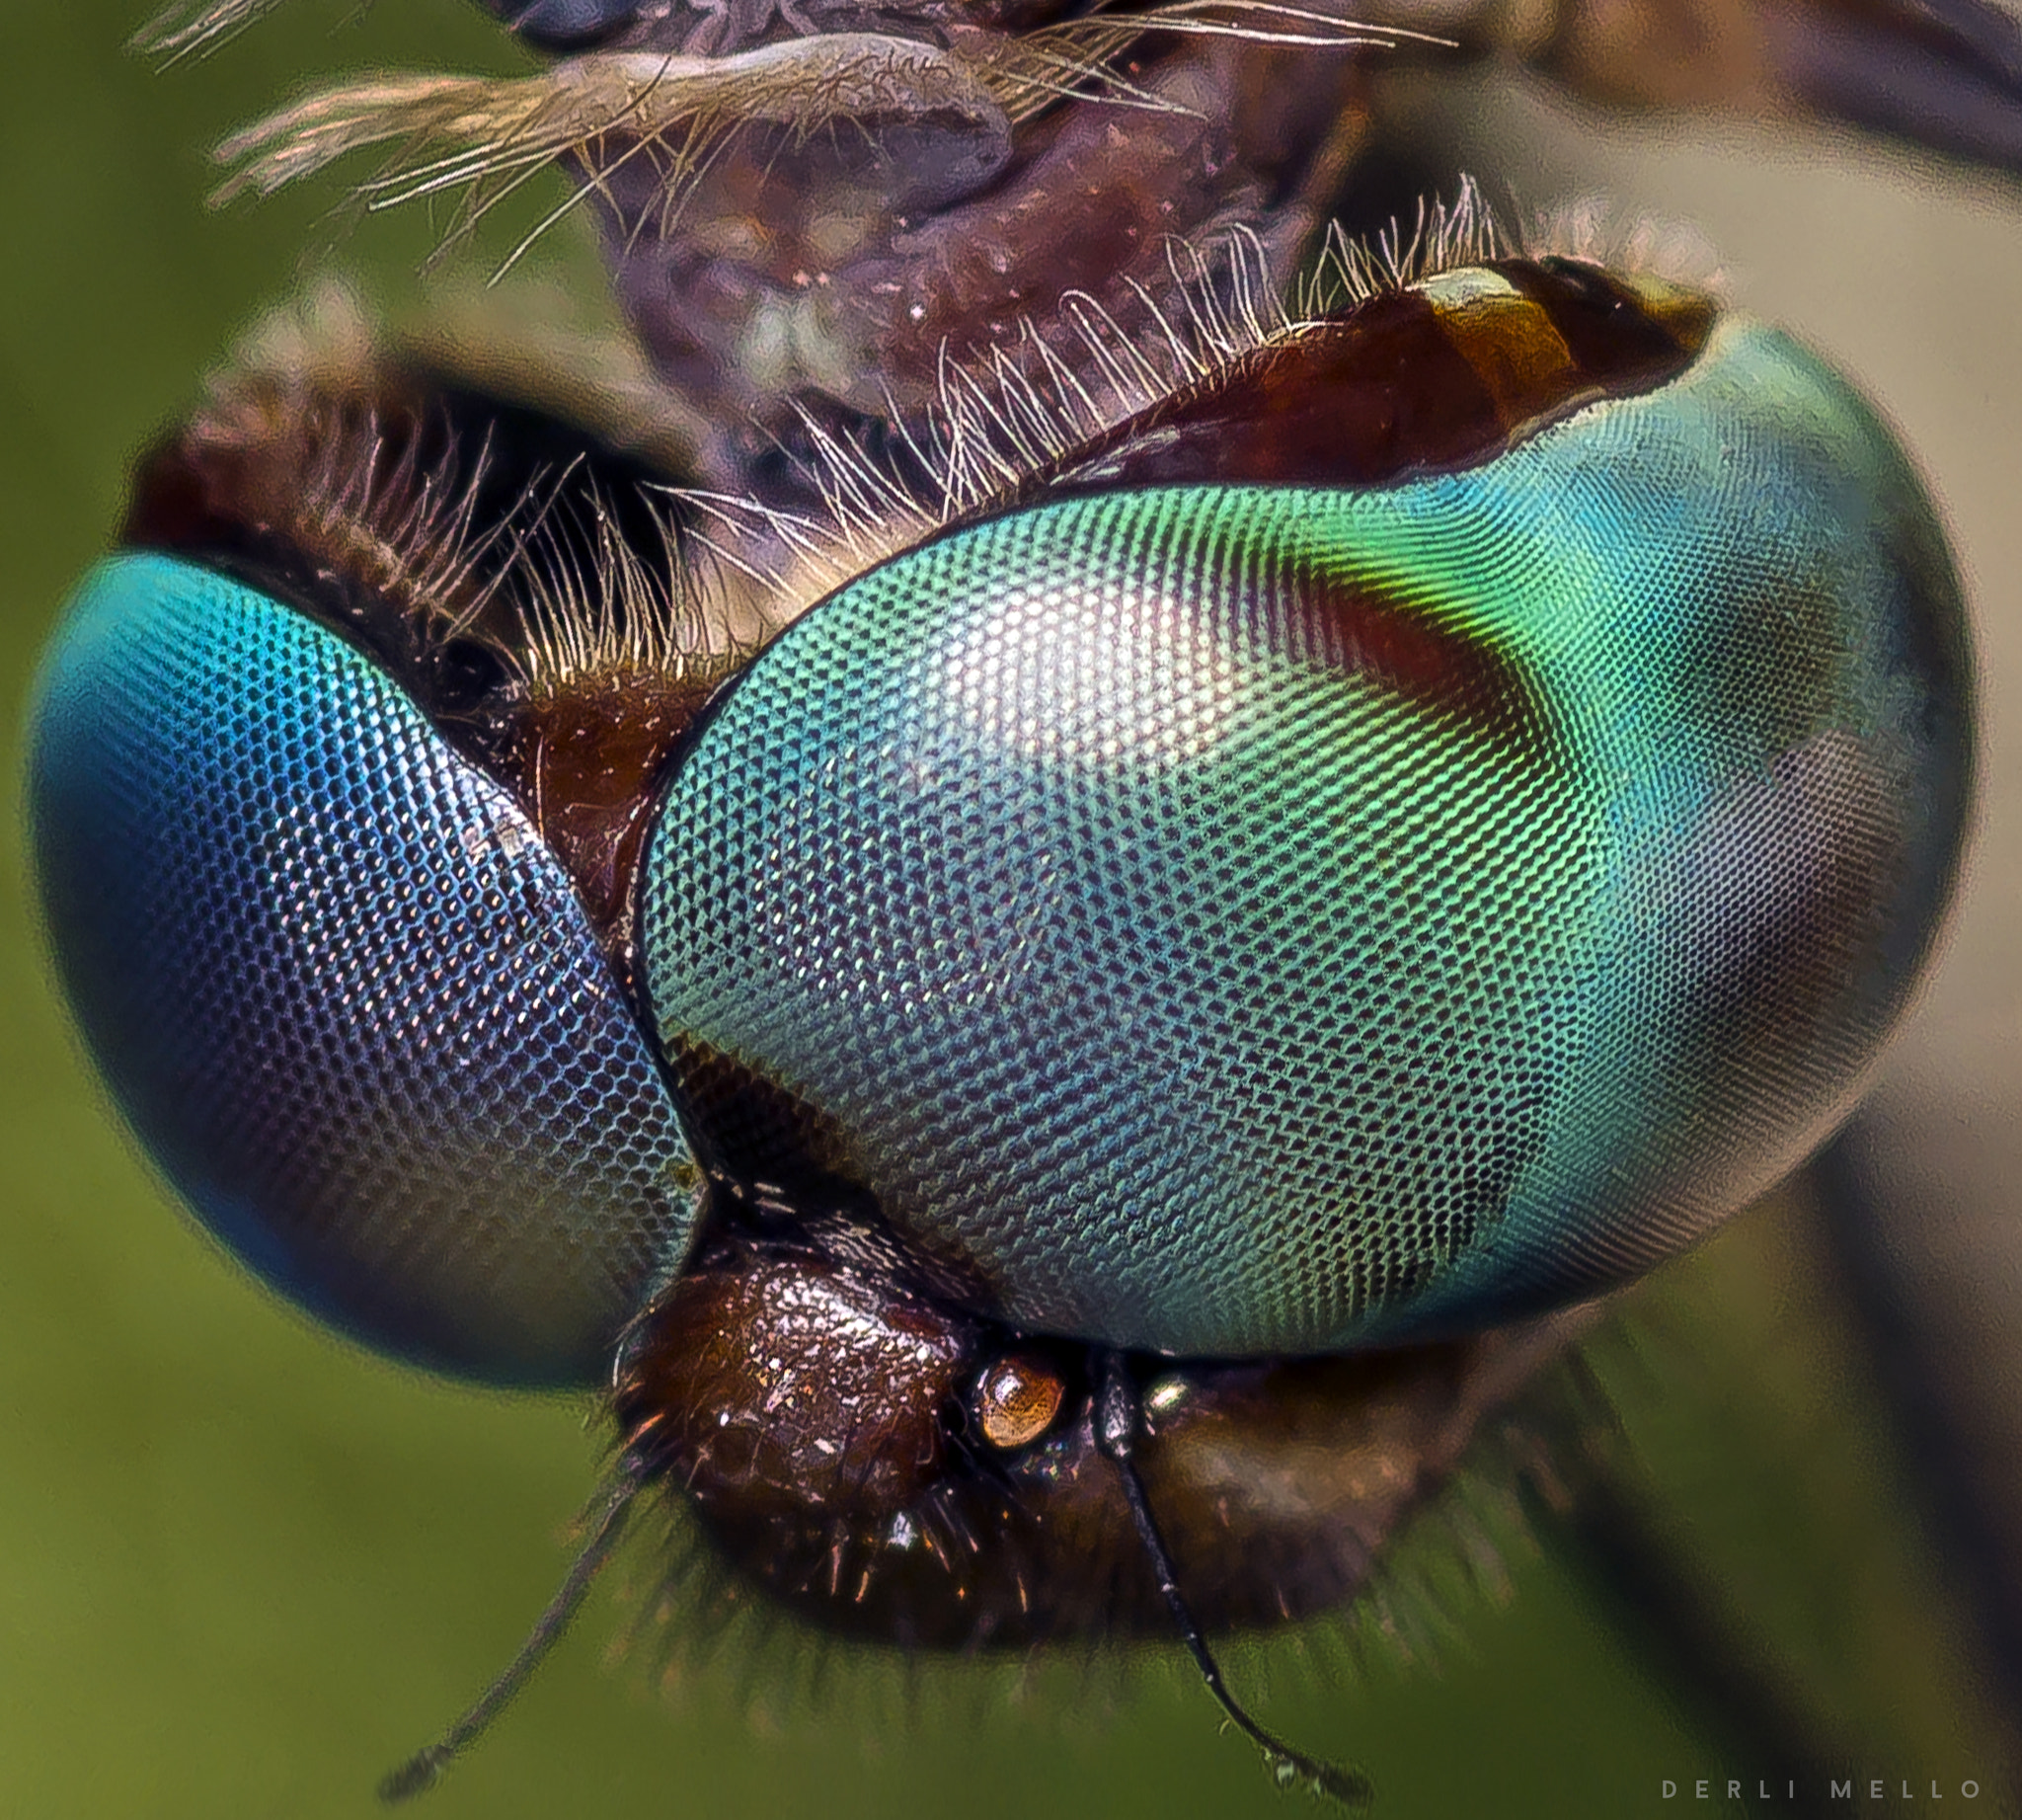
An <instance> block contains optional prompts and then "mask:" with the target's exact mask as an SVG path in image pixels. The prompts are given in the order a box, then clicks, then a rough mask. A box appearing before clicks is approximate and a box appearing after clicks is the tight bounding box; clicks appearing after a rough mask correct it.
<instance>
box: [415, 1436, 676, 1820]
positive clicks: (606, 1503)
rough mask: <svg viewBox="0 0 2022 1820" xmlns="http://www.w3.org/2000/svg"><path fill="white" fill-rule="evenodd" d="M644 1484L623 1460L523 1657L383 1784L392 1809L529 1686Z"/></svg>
mask: <svg viewBox="0 0 2022 1820" xmlns="http://www.w3.org/2000/svg"><path fill="white" fill-rule="evenodd" d="M641 1483H642V1480H641V1477H640V1473H639V1469H638V1467H637V1465H635V1464H633V1463H632V1462H630V1461H629V1460H626V1461H621V1462H620V1463H619V1465H618V1470H617V1472H616V1474H615V1475H614V1476H613V1478H612V1479H611V1482H610V1484H609V1485H608V1486H607V1487H606V1489H605V1491H604V1496H603V1501H602V1503H601V1505H599V1506H598V1507H597V1510H596V1513H595V1516H594V1517H593V1519H592V1520H591V1526H590V1531H589V1535H588V1537H587V1538H586V1539H585V1540H584V1542H583V1546H582V1547H581V1548H580V1549H578V1550H577V1554H576V1559H575V1560H574V1561H573V1562H571V1563H570V1567H569V1572H568V1574H567V1576H566V1577H565V1578H564V1579H563V1581H562V1584H561V1586H560V1587H558V1588H557V1589H556V1592H555V1596H554V1598H552V1599H551V1600H549V1601H548V1609H547V1610H546V1611H545V1612H543V1613H542V1614H541V1615H540V1617H539V1618H538V1619H536V1620H535V1621H534V1626H533V1628H532V1629H531V1630H529V1631H528V1632H527V1635H526V1641H525V1642H523V1643H522V1644H520V1646H519V1653H518V1654H517V1655H515V1656H514V1657H513V1658H512V1660H511V1661H510V1662H508V1663H507V1664H506V1670H505V1673H504V1674H502V1675H501V1676H500V1677H499V1679H498V1680H497V1681H495V1682H493V1683H492V1685H491V1686H490V1687H488V1688H487V1689H486V1690H485V1691H484V1692H483V1693H482V1694H480V1695H479V1696H478V1698H477V1699H476V1700H475V1701H472V1702H471V1704H470V1706H469V1707H468V1709H467V1710H466V1711H465V1712H464V1714H463V1716H462V1717H461V1718H459V1719H458V1720H457V1721H456V1723H455V1724H453V1725H452V1726H450V1727H449V1729H448V1730H447V1731H445V1732H444V1733H443V1734H442V1735H441V1737H439V1738H437V1739H436V1740H435V1742H434V1743H432V1744H430V1745H427V1746H425V1747H424V1748H423V1749H421V1750H419V1751H417V1752H416V1753H415V1754H414V1755H413V1756H412V1757H410V1758H409V1759H408V1760H407V1762H405V1763H404V1764H402V1765H401V1766H400V1768H399V1769H397V1770H395V1771H394V1772H393V1773H392V1775H390V1776H388V1777H387V1778H386V1779H385V1780H383V1781H382V1782H381V1783H380V1784H379V1798H380V1800H382V1801H384V1802H386V1804H387V1805H388V1806H393V1805H395V1804H397V1803H399V1802H401V1801H411V1800H413V1799H414V1797H415V1796H416V1795H418V1794H426V1793H427V1792H428V1790H429V1789H430V1788H432V1787H434V1785H435V1784H436V1783H437V1782H438V1781H440V1780H442V1772H443V1771H444V1770H446V1769H448V1768H449V1766H450V1764H451V1763H453V1762H454V1761H455V1760H456V1759H457V1758H458V1757H460V1756H461V1755H462V1754H463V1753H464V1751H466V1750H467V1749H468V1748H469V1747H470V1746H471V1745H472V1744H473V1743H474V1742H475V1741H476V1740H477V1739H478V1738H479V1737H480V1736H482V1735H483V1733H484V1732H485V1730H486V1728H487V1727H488V1726H489V1725H490V1724H491V1723H492V1721H493V1720H494V1719H496V1718H497V1717H498V1716H499V1714H500V1713H502V1712H504V1711H505V1710H506V1707H507V1706H509V1705H510V1704H511V1703H512V1701H513V1699H514V1697H515V1696H516V1695H517V1694H518V1693H519V1690H520V1689H521V1688H523V1687H525V1686H526V1684H527V1681H528V1680H529V1679H530V1678H531V1676H532V1674H533V1672H534V1670H535V1669H537V1668H539V1667H540V1665H541V1663H542V1662H543V1661H544V1660H545V1659H546V1657H547V1654H548V1651H549V1650H551V1649H553V1648H554V1646H555V1645H556V1644H557V1643H559V1642H560V1641H561V1640H562V1635H563V1632H564V1631H566V1630H567V1629H568V1628H569V1624H570V1622H571V1621H572V1620H573V1619H574V1618H575V1616H576V1614H577V1613H578V1612H579V1611H581V1610H582V1609H583V1597H584V1595H585V1594H587V1593H588V1591H589V1588H590V1584H591V1582H592V1581H594V1580H595V1578H596V1576H597V1573H598V1571H599V1570H600V1569H601V1568H602V1566H603V1564H604V1563H605V1562H606V1561H607V1560H609V1559H610V1558H611V1550H612V1549H613V1548H615V1547H616V1546H617V1545H618V1541H619V1539H620V1538H621V1537H622V1536H623V1535H624V1533H625V1519H626V1518H627V1517H628V1516H630V1515H631V1513H632V1501H633V1499H634V1498H636V1497H637V1496H638V1495H639V1490H640V1485H641Z"/></svg>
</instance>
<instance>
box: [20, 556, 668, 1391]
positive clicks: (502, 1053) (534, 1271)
mask: <svg viewBox="0 0 2022 1820" xmlns="http://www.w3.org/2000/svg"><path fill="white" fill-rule="evenodd" d="M29 793H30V810H31V816H32V821H33V829H34V840H35V848H36V855H37V861H38V867H39V874H40V882H41V886H42V891H43V897H44V904H45V907H46V914H47V919H48V924H49V930H50V935H51V938H52V944H53V946H54V949H55V952H56V955H57V958H58V965H59V967H60V969H61V972H62V975H63V980H64V984H65V986H66V987H67V988H68V989H69V993H70V997H71V1000H72V1003H73V1004H74V1006H75V1008H76V1011H77V1015H78V1018H79V1021H80V1023H81V1025H82V1027H83V1030H84V1034H85V1038H86V1041H87V1042H88V1044H89V1045H90V1047H91V1049H92V1051H93V1053H94V1056H95V1058H96V1059H97V1061H98V1063H99V1066H100V1068H102V1070H103V1071H104V1073H105V1076H106V1078H107V1079H108V1080H109V1081H110V1082H111V1083H112V1087H113V1091H114V1093H115V1095H116V1097H117V1100H118V1102H119V1104H120V1107H121V1109H122V1110H123V1111H124V1113H125V1115H126V1117H127V1119H128V1120H129V1121H130V1123H131V1125H132V1127H133V1129H134V1131H135V1133H136V1134H137V1135H138V1136H139V1138H140V1140H141V1142H142V1144H143V1145H144V1146H145V1147H147V1149H148V1150H149V1151H150V1152H151V1153H152V1155H153V1157H154V1158H155V1160H156V1162H157V1163H158V1164H159V1165H160V1167H161V1168H162V1170H163V1172H164V1173H165V1174H166V1175H167V1176H168V1178H169V1179H170V1181H171V1182H172V1183H173V1184H174V1185H175V1187H176V1188H178V1189H179V1190H180V1191H181V1192H182V1193H183V1194H184V1195H185V1196H187V1197H188V1199H189V1200H190V1202H191V1203H192V1204H193V1205H194V1208H195V1209H196V1211H197V1213H198V1214H199V1216H200V1217H201V1218H202V1220H203V1221H204V1223H205V1224H206V1225H207V1226H208V1227H210V1229H211V1230H212V1231H213V1232H214V1233H215V1234H216V1235H217V1236H218V1237H219V1238H220V1239H222V1240H223V1241H224V1243H225V1244H226V1245H228V1246H229V1247H230V1248H231V1249H232V1250H233V1251H235V1252H236V1253H237V1254H238V1255H239V1256H240V1257H241V1258H242V1259H243V1260H244V1261H245V1262H246V1263H248V1264H249V1265H251V1266H252V1267H253V1268H254V1269H255V1270H257V1271H259V1272H260V1273H261V1274H262V1275H263V1276H265V1277H267V1278H268V1279H269V1280H270V1281H271V1282H272V1283H273V1284H274V1285H275V1286H276V1287H278V1288H279V1289H280V1290H282V1291H283V1292H284V1293H285V1294H287V1295H288V1296H290V1297H292V1298H293V1299H294V1300H295V1301H297V1302H299V1303H301V1304H302V1305H303V1306H306V1307H308V1308H309V1309H311V1310H313V1311H314V1312H315V1313H317V1314H319V1315H321V1316H323V1317H324V1318H326V1319H329V1320H331V1321H334V1322H335V1323H337V1324H338V1325H340V1326H343V1327H345V1328H348V1329H349V1330H350V1331H351V1332H352V1333H354V1334H356V1335H357V1336H359V1337H360V1338H362V1339H365V1340H367V1341H369V1342H371V1343H372V1344H374V1345H376V1346H379V1347H381V1348H384V1349H386V1350H388V1351H391V1352H394V1353H396V1354H399V1355H401V1356H404V1357H406V1358H409V1359H413V1360H416V1361H419V1362H421V1363H425V1364H428V1365H430V1366H435V1367H439V1368H441V1369H444V1370H448V1371H454V1372H459V1373H463V1374H466V1375H469V1376H472V1377H477V1378H482V1379H487V1380H492V1381H497V1382H505V1383H520V1384H560V1383H573V1382H585V1383H586V1382H592V1381H594V1380H595V1379H596V1378H598V1377H599V1376H601V1375H603V1374H604V1373H605V1372H607V1370H608V1363H609V1359H610V1357H611V1352H612V1348H613V1346H614V1344H615V1341H616V1336H617V1334H618V1333H619V1331H620V1329H621V1328H622V1327H623V1325H624V1323H625V1322H626V1320H627V1319H628V1318H629V1317H630V1315H631V1314H632V1312H633V1311H634V1309H635V1308H636V1307H637V1306H638V1305H639V1303H640V1300H641V1298H642V1286H643V1285H644V1283H645V1282H646V1280H647V1279H648V1278H649V1277H650V1276H651V1275H652V1274H653V1273H654V1272H656V1271H657V1270H658V1269H660V1268H661V1267H662V1266H663V1265H664V1263H665V1262H666V1260H668V1259H669V1258H677V1257H678V1256H679V1254H680V1251H681V1249H682V1247H683V1246H684V1245H685V1243H686V1240H687V1234H688V1228H689V1225H690V1223H691V1221H692V1217H693V1200H692V1190H693V1183H694V1171H693V1166H692V1164H691V1163H690V1161H689V1156H688V1151H687V1147H686V1145H685V1144H684V1142H683V1140H682V1137H681V1132H680V1128H679V1126H678V1125H677V1124H676V1122H675V1118H674V1113H673V1109H672V1106H671V1104H670V1103H669V1100H668V1097H667V1094H666V1090H665V1088H664V1087H663V1085H662V1083H661V1077H660V1075H659V1073H658V1072H657V1069H656V1066H655V1064H654V1061H653V1058H652V1056H651V1055H650V1053H649V1051H648V1047H647V1043H646V1041H645V1039H644V1037H643V1036H642V1034H641V1032H640V1031H639V1029H638V1027H637V1025H636V1023H635V1021H634V1020H633V1018H632V1017H631V1015H630V1013H629V1011H628V1010H627V1008H626V1006H625V1004H624V1002H623V1000H622V996H621V994H620V992H619V991H618V989H617V986H616V982H615V980H614V978H613V976H612V975H611V973H610V971H609V969H608V966H607V965H606V963H605V961H604V960H603V957H602V952H601V949H600V948H599V946H598V943H597V941H596V938H595V936H594V935H593V933H592V931H591V928H590V925H589V922H588V920H587V918H586V916H585V914H584V912H583V907H582V904H581V902H580V900H579V899H578V897H577V895H576V893H575V891H574V890H573V889H572V887H571V885H570V882H569V879H568V877H567V876H566V875H565V873H564V872H563V869H562V867H561V866H560V864H559V863H558V862H557V861H556V859H555V858H554V856H553V854H552V853H551V852H550V851H549V849H548V848H547V846H546V845H545V844H544V843H543V842H542V840H541V839H540V838H539V835H538V833H537V831H536V830H535V829H534V827H533V825H532V824H531V823H530V822H529V821H528V819H527V818H526V816H525V815H524V814H523V813H522V812H521V811H520V810H519V809H518V807H517V806H516V805H515V803H514V801H513V800H512V798H511V797H510V796H509V795H508V794H507V793H506V790H505V789H503V788H502V787H501V786H500V785H499V784H497V783H495V782H494V781H493V780H492V779H491V778H489V777H488V776H486V775H484V774H483V773H481V772H480V771H479V770H478V769H477V768H476V767H475V766H473V765H472V764H470V763H468V762H467V761H466V760H464V759H463V758H462V757H460V756H459V755H458V754H457V753H456V752H453V751H452V750H451V749H450V748H449V747H448V746H447V745H446V744H445V743H444V741H443V740H442V738H441V737H440V735H439V734H438V733H437V732H436V731H435V730H434V728H433V727H432V726H431V725H430V724H429V723H428V720H427V719H425V717H424V716H423V715H422V713H421V712H420V711H419V709H418V708H417V707H416V706H415V705H414V703H413V702H412V701H410V700H409V699H408V698H407V696H406V695H405V694H404V693H403V692H402V690H401V689H400V688H399V687H398V686H397V685H396V684H395V683H394V682H393V681H392V680H391V679H390V678H389V677H388V676H387V675H386V674H385V673H382V672H381V671H380V670H378V669H377V668H376V667H375V666H374V665H373V664H372V663H371V662H369V661H368V660H367V659H366V658H365V657H364V655H362V653H361V652H359V651H358V650H356V649H354V648H353V647H352V646H351V645H350V644H348V643H347V642H345V641H344V640H343V639H341V638H339V637H338V636H336V635H335V634H334V633H332V632H331V631H329V630H327V629H326V628H324V627H323V626H322V625H320V624H318V623H316V622H315V621H313V620H311V619H310V618H308V617H307V616H306V615H304V614H302V613H300V612H297V611H295V610H294V609H293V608H291V607H289V606H285V605H283V604H281V603H280V602H279V601H277V600H275V599H273V598H271V597H269V596H268V595H266V594H264V593H259V592H257V591H256V590H254V589H251V588H248V587H244V586H241V585H239V584H238V583H235V582H233V581H229V580H227V579H225V578H223V577H221V576H219V575H217V574H214V573H211V572H209V571H207V570H205V569H202V568H198V567H196V566H194V565H193V564H191V563H188V562H184V561H181V560H178V559H174V558H170V557H167V556H158V555H129V556H122V557H119V558H117V559H115V560H113V561H110V562H107V563H105V564H103V565H102V566H101V567H100V568H99V569H98V570H97V571H96V572H95V573H94V574H93V575H92V576H91V577H90V578H89V579H88V580H87V581H86V582H85V584H84V586H83V588H82V589H81V591H80V592H79V593H78V595H77V597H76V599H75V600H74V601H73V602H72V604H71V608H70V614H69V617H68V619H67V621H66V622H65V624H64V626H63V628H62V630H61V632H60V634H59V636H58V638H57V641H56V644H55V646H54V647H53V649H52V651H51V653H50V655H49V657H48V659H47V661H46V663H45V667H44V669H43V672H42V675H41V679H40V692H39V703H38V706H37V712H36V731H35V747H34V755H33V758H32V761H31V773H30V783H29Z"/></svg>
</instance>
